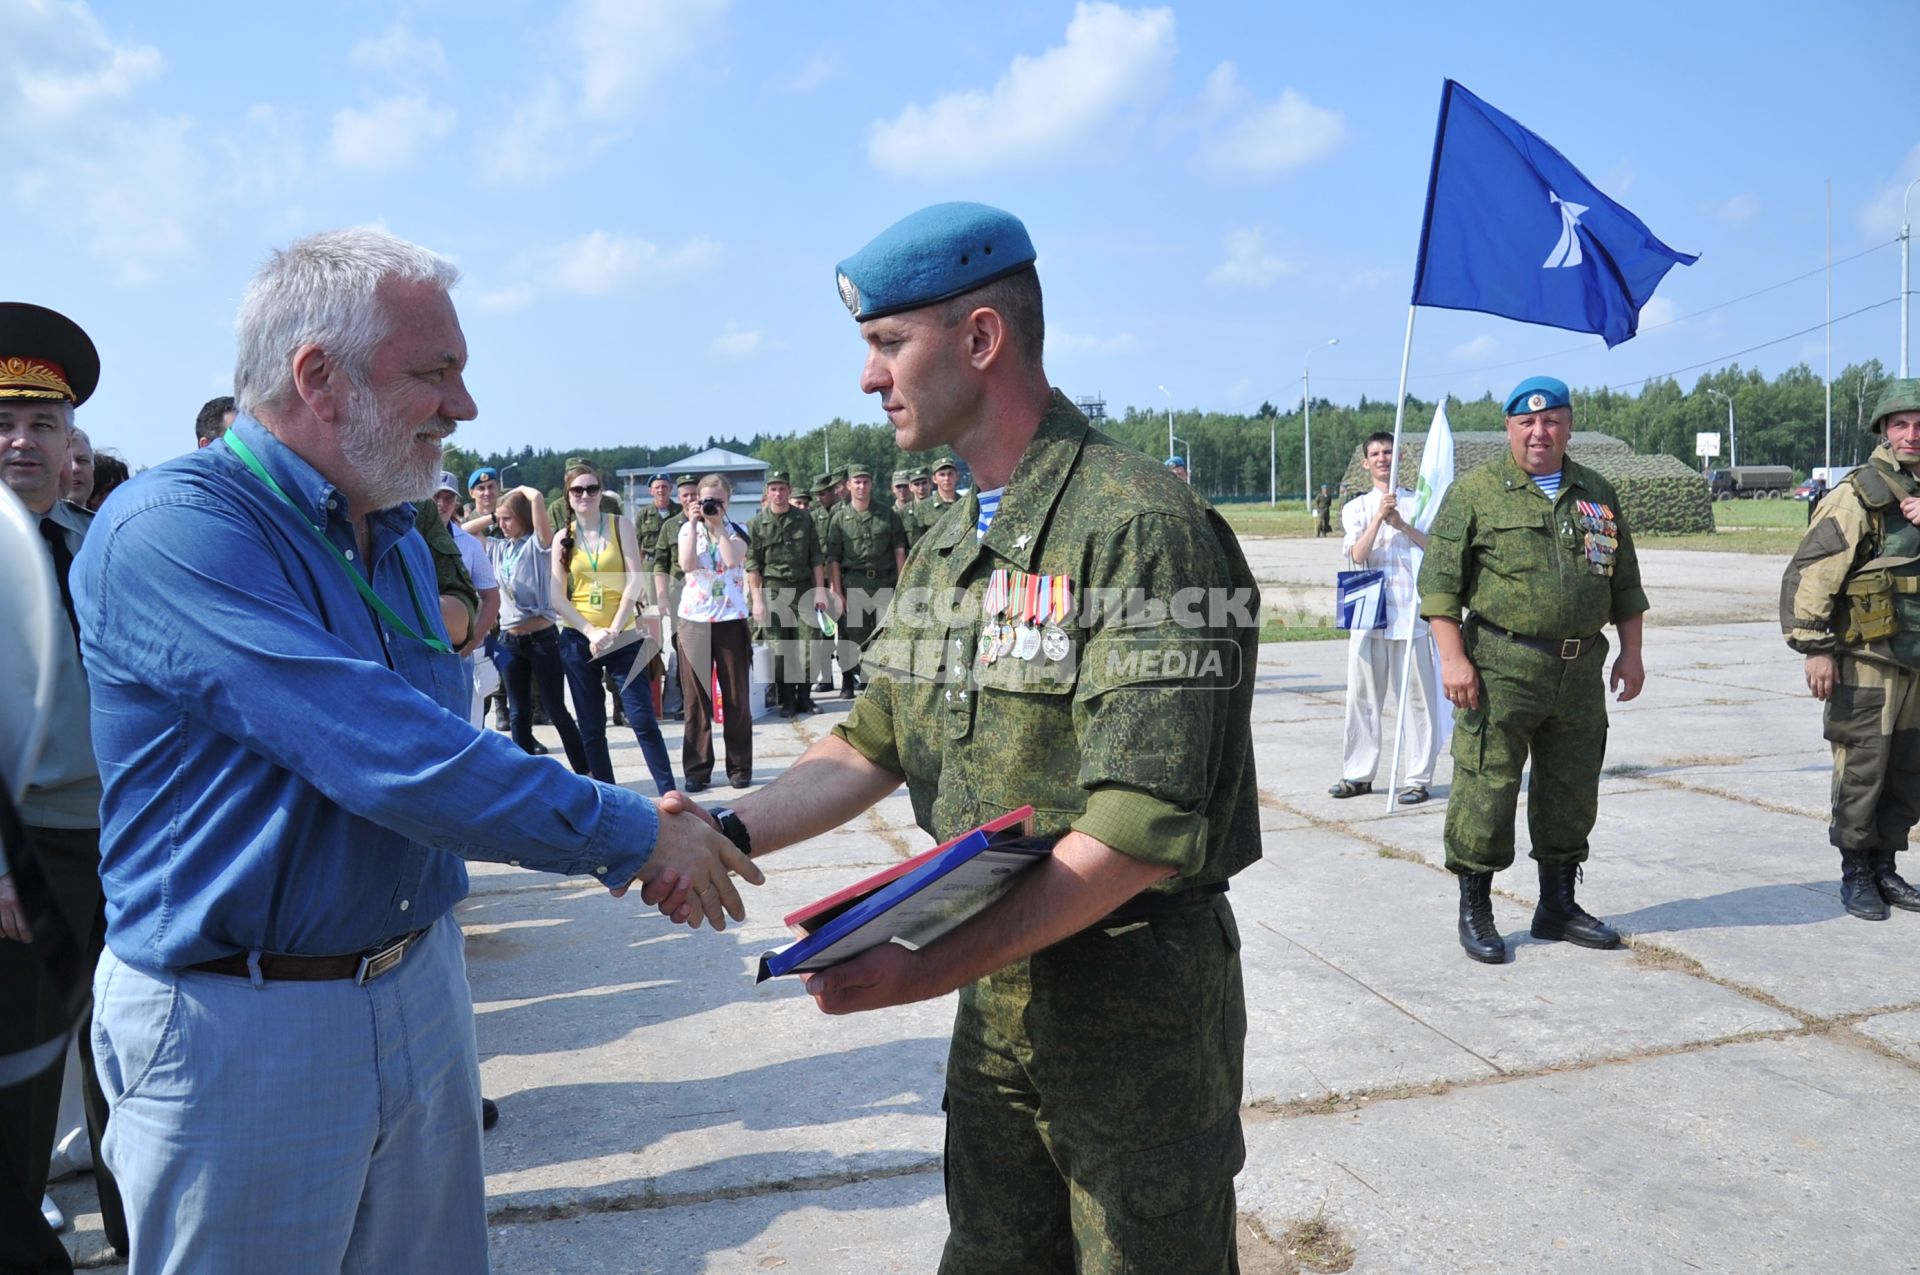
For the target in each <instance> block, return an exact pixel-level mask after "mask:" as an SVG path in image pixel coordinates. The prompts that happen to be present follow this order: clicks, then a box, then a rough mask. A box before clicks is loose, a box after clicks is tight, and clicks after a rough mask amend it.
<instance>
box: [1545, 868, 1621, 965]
mask: <svg viewBox="0 0 1920 1275" xmlns="http://www.w3.org/2000/svg"><path fill="white" fill-rule="evenodd" d="M1579 872H1580V865H1579V864H1577V863H1546V862H1542V863H1541V864H1540V903H1539V906H1537V907H1535V908H1534V909H1533V930H1532V933H1533V937H1535V938H1537V939H1546V940H1547V941H1549V942H1554V941H1557V940H1560V939H1565V940H1566V941H1567V942H1569V943H1572V944H1575V945H1576V946H1579V947H1597V948H1601V949H1605V948H1609V947H1619V946H1620V931H1618V930H1616V929H1614V928H1613V927H1612V926H1611V925H1608V924H1607V923H1606V922H1605V921H1602V920H1601V919H1599V918H1598V917H1596V916H1594V915H1592V914H1591V913H1589V912H1588V911H1587V910H1586V909H1585V908H1583V907H1581V906H1580V905H1579V904H1578V903H1576V902H1574V899H1573V883H1574V880H1575V878H1576V877H1577V876H1578V875H1579Z"/></svg>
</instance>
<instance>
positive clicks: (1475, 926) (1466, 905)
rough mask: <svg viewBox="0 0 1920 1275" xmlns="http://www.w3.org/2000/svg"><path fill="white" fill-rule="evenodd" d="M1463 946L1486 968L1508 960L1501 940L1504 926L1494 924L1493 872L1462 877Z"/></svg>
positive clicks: (1470, 873)
mask: <svg viewBox="0 0 1920 1275" xmlns="http://www.w3.org/2000/svg"><path fill="white" fill-rule="evenodd" d="M1460 946H1461V947H1463V948H1465V949H1466V952H1467V955H1468V956H1471V957H1472V958H1473V959H1474V960H1476V961H1480V962H1482V963H1483V964H1486V965H1499V964H1501V963H1502V962H1503V961H1505V960H1506V959H1507V945H1506V943H1505V942H1503V941H1502V940H1501V938H1500V927H1499V926H1497V925H1495V924H1494V923H1493V873H1491V872H1463V873H1461V874H1460Z"/></svg>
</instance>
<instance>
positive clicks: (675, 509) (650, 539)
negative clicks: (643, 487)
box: [633, 500, 680, 571]
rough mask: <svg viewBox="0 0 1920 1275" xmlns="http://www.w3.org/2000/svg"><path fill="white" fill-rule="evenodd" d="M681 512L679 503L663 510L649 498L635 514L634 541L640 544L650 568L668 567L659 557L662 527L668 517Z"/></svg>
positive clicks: (641, 551)
mask: <svg viewBox="0 0 1920 1275" xmlns="http://www.w3.org/2000/svg"><path fill="white" fill-rule="evenodd" d="M679 512H680V507H679V506H678V505H669V506H667V508H666V509H664V510H662V509H661V508H660V507H659V506H658V505H656V504H654V503H653V501H652V500H648V501H647V503H646V504H645V505H642V506H641V507H640V512H639V513H638V514H635V515H634V519H633V539H634V543H636V544H637V545H639V546H640V554H641V556H642V557H644V558H645V559H646V560H647V562H646V566H647V569H648V570H652V571H662V570H665V569H666V568H665V567H664V566H663V565H662V564H661V562H660V559H659V552H660V528H661V527H662V526H663V525H665V523H666V521H667V519H669V518H671V517H673V516H674V515H675V514H677V513H679Z"/></svg>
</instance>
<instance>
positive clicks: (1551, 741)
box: [1444, 621, 1608, 873]
mask: <svg viewBox="0 0 1920 1275" xmlns="http://www.w3.org/2000/svg"><path fill="white" fill-rule="evenodd" d="M1463 637H1464V638H1465V641H1466V647H1467V656H1468V658H1469V659H1471V660H1472V661H1473V663H1474V667H1476V668H1477V669H1479V670H1480V707H1479V708H1473V709H1461V710H1459V711H1457V712H1456V713H1455V714H1454V718H1453V791H1452V793H1451V794H1450V795H1449V796H1448V797H1447V826H1446V832H1445V834H1444V835H1445V839H1446V847H1447V868H1448V870H1449V871H1452V872H1459V873H1478V872H1498V871H1500V870H1501V869H1503V868H1507V867H1510V866H1512V864H1513V820H1514V814H1515V812H1516V811H1517V810H1518V808H1519V804H1520V773H1521V771H1523V770H1524V769H1525V768H1526V765H1527V758H1528V756H1529V754H1531V756H1532V758H1533V777H1532V779H1531V781H1530V782H1529V783H1528V786H1527V832H1528V835H1529V837H1530V838H1531V840H1532V842H1533V857H1534V858H1535V859H1538V860H1540V861H1541V862H1542V863H1583V862H1585V861H1586V857H1587V834H1588V833H1590V832H1592V831H1593V823H1594V819H1595V818H1596V817H1597V816H1598V814H1599V808H1600V767H1601V764H1602V763H1603V762H1604V761H1605V760H1606V756H1607V690H1606V683H1605V676H1604V674H1605V669H1606V658H1607V649H1608V647H1607V640H1606V638H1604V637H1602V638H1601V639H1600V640H1599V641H1597V642H1595V643H1594V644H1593V647H1592V649H1590V650H1588V651H1586V652H1584V653H1582V654H1581V656H1580V658H1579V659H1575V660H1563V659H1561V658H1560V657H1559V656H1557V655H1549V654H1547V653H1546V652H1544V651H1536V650H1534V649H1533V648H1531V647H1526V646H1521V645H1520V644H1519V643H1518V642H1511V641H1508V640H1507V639H1506V638H1504V637H1502V636H1500V635H1499V634H1497V633H1489V632H1488V631H1487V630H1486V629H1484V628H1481V627H1480V626H1479V625H1477V624H1474V623H1472V622H1471V621H1469V622H1468V623H1467V625H1466V628H1465V632H1464V634H1463Z"/></svg>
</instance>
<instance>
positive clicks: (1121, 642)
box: [834, 391, 1260, 890]
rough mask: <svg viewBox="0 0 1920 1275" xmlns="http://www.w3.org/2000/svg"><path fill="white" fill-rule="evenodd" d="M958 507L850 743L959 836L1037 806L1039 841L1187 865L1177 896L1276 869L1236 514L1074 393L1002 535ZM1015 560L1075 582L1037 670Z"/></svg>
mask: <svg viewBox="0 0 1920 1275" xmlns="http://www.w3.org/2000/svg"><path fill="white" fill-rule="evenodd" d="M961 503H962V507H961V509H960V510H959V511H958V512H957V513H954V514H953V515H952V516H950V517H943V518H942V519H941V520H940V522H939V523H938V524H937V525H936V526H935V528H934V530H933V531H932V532H931V533H930V534H929V535H928V536H927V538H926V540H925V541H924V542H923V543H922V544H921V545H920V546H919V547H918V548H916V549H915V550H914V553H913V555H912V557H910V558H909V559H908V560H907V567H906V571H905V573H904V574H903V575H902V577H901V579H900V585H899V588H898V590H897V591H896V592H895V594H894V600H893V604H892V606H891V608H890V609H889V610H888V613H887V617H886V619H885V620H884V621H883V623H882V625H881V627H880V629H879V631H878V632H877V633H876V634H875V636H874V639H873V642H872V644H871V645H870V646H869V647H868V648H867V651H866V654H865V656H864V658H863V662H862V667H863V668H869V669H873V670H874V676H873V681H872V684H871V685H870V686H869V687H868V689H867V690H866V691H865V692H864V693H863V694H862V695H861V696H860V698H859V699H858V700H857V701H855V703H854V707H853V711H852V713H851V714H849V716H848V718H847V720H846V721H845V722H843V723H842V724H841V725H840V726H838V727H836V728H835V732H834V733H835V734H837V735H839V736H841V737H842V738H843V739H845V740H847V741H848V742H849V743H851V744H852V745H853V746H854V747H855V748H856V749H858V750H859V751H860V752H861V753H862V754H864V755H865V756H866V757H868V758H869V759H870V760H872V761H873V762H874V763H875V764H877V765H879V766H881V767H883V768H885V769H887V770H889V771H892V772H893V773H895V774H897V775H901V776H903V777H904V778H905V779H906V782H907V789H908V792H909V794H910V795H911V797H912V800H913V809H914V816H915V819H916V820H917V821H918V823H919V824H920V826H921V827H922V828H924V829H926V831H927V832H929V833H931V834H932V835H933V836H934V837H936V838H938V839H941V840H945V839H947V838H950V837H953V836H956V835H958V834H960V833H962V832H964V831H966V830H967V829H968V828H971V827H973V826H975V825H977V824H979V823H982V822H984V821H985V820H988V819H992V818H995V817H996V816H999V815H1003V814H1006V813H1008V812H1009V811H1012V810H1015V809H1018V808H1019V807H1021V806H1023V805H1029V804H1030V805H1032V806H1033V807H1034V809H1035V812H1036V825H1037V827H1036V831H1037V832H1038V833H1039V834H1040V835H1043V836H1052V837H1057V836H1060V835H1062V834H1064V833H1066V832H1067V831H1068V830H1069V829H1073V830H1077V831H1079V832H1082V833H1085V834H1086V835H1088V836H1090V837H1093V838H1095V839H1096V840H1098V841H1101V842H1103V843H1105V844H1106V845H1108V846H1111V847H1112V848H1113V849H1115V850H1117V851H1119V852H1120V853H1122V854H1125V855H1128V856H1130V857H1132V858H1135V859H1139V860H1142V861H1145V862H1149V863H1156V864H1164V865H1166V866H1168V867H1170V868H1172V869H1173V870H1174V873H1175V875H1174V876H1173V877H1171V878H1168V879H1167V880H1166V881H1163V882H1161V883H1159V884H1158V885H1157V886H1156V887H1155V888H1156V889H1159V890H1178V889H1182V888H1185V887H1187V886H1191V885H1196V884H1208V883H1213V882H1219V881H1224V880H1226V879H1227V878H1228V877H1230V876H1232V875H1233V874H1234V873H1236V872H1238V871H1240V869H1242V868H1244V867H1245V866H1246V865H1247V864H1249V863H1251V862H1253V861H1254V860H1255V859H1257V858H1259V857H1260V821H1259V809H1258V794H1257V792H1256V789H1255V786H1254V767H1253V747H1252V742H1253V741H1252V730H1251V726H1250V725H1249V715H1250V712H1251V709H1252V703H1253V673H1254V665H1255V661H1256V658H1257V656H1258V652H1259V629H1258V623H1259V606H1260V601H1259V589H1258V587H1257V586H1256V585H1255V584H1254V581H1253V575H1252V572H1250V571H1249V570H1248V568H1247V564H1246V559H1245V558H1244V557H1243V556H1242V555H1241V553H1240V544H1239V541H1237V540H1236V539H1235V538H1234V535H1233V532H1232V531H1231V530H1230V529H1229V528H1228V527H1227V525H1226V523H1225V521H1223V520H1222V519H1221V518H1220V517H1219V515H1218V514H1216V513H1214V512H1213V511H1212V510H1211V509H1209V508H1207V507H1206V506H1205V505H1203V504H1202V503H1201V502H1200V501H1198V500H1197V499H1195V497H1194V495H1193V493H1192V491H1191V490H1189V489H1188V488H1187V486H1186V485H1185V484H1184V483H1181V482H1180V481H1179V480H1177V479H1175V478H1174V477H1172V476H1171V475H1170V474H1168V473H1167V472H1166V471H1165V470H1164V469H1163V468H1161V466H1159V465H1158V464H1156V463H1154V462H1153V461H1152V460H1150V459H1148V458H1147V457H1145V456H1143V455H1141V454H1140V453H1139V452H1137V451H1134V450H1133V449H1131V448H1128V447H1125V446H1122V445H1121V444H1119V443H1117V442H1115V441H1114V440H1113V439H1111V438H1108V437H1107V436H1106V435H1104V434H1101V433H1099V432H1098V431H1096V430H1094V429H1092V428H1091V427H1090V426H1089V425H1088V423H1087V419H1086V417H1084V416H1082V415H1081V414H1080V412H1079V411H1078V410H1077V409H1076V408H1074V406H1073V405H1072V404H1071V403H1070V402H1068V401H1067V399H1066V398H1065V397H1064V396H1063V395H1061V394H1060V393H1059V392H1058V391H1056V392H1055V393H1054V396H1053V401H1052V404H1051V406H1050V407H1049V408H1048V410H1047V413H1046V416H1045V418H1044V419H1043V420H1042V421H1041V423H1040V428H1039V432H1038V433H1037V434H1036V435H1035V437H1034V439H1033V442H1032V443H1031V444H1030V445H1029V446H1028V448H1027V450H1026V453H1025V454H1024V455H1023V456H1022V457H1021V459H1020V462H1019V464H1018V465H1017V466H1016V468H1015V470H1014V474H1013V478H1012V480H1011V481H1010V482H1009V483H1008V484H1007V487H1006V494H1005V496H1004V498H1003V499H1002V501H1001V504H1000V510H999V513H998V514H997V515H996V516H995V518H994V521H993V525H992V527H991V528H990V529H989V530H988V532H987V535H986V538H985V540H984V542H983V541H981V540H980V539H979V538H978V537H977V536H976V535H975V531H974V524H975V521H976V519H977V518H978V516H979V505H978V503H977V502H976V500H975V498H974V497H972V496H968V497H967V498H966V499H965V500H964V501H963V502H961ZM1003 569H1004V570H1006V571H1008V572H1023V573H1032V574H1033V575H1036V576H1038V575H1045V576H1053V577H1058V578H1063V579H1064V580H1065V581H1066V582H1068V584H1070V586H1071V591H1072V603H1071V607H1070V609H1069V610H1068V612H1067V614H1065V615H1064V616H1061V617H1060V618H1059V622H1058V624H1057V628H1058V632H1057V633H1054V634H1050V635H1049V636H1048V639H1047V640H1046V641H1044V642H1038V643H1035V647H1036V649H1034V650H1033V651H1031V652H1030V653H1029V654H1028V655H1027V656H1026V657H1022V656H1020V655H1017V654H1015V653H1012V652H1007V653H1003V654H1000V655H998V656H997V657H992V658H990V656H991V654H992V649H993V648H992V645H991V644H990V639H991V636H992V625H991V623H990V619H991V617H990V616H989V615H988V609H987V598H988V596H989V585H990V584H992V583H993V582H994V581H995V579H996V573H997V572H1000V571H1001V570H1003ZM998 578H999V579H1001V580H1003V581H1004V580H1006V579H1008V578H1009V577H1005V576H1000V577H998ZM1182 603H1186V604H1190V605H1186V606H1183V605H1181V604H1182ZM983 630H985V631H986V634H985V637H986V639H987V641H983ZM983 647H984V649H983Z"/></svg>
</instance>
